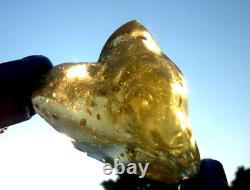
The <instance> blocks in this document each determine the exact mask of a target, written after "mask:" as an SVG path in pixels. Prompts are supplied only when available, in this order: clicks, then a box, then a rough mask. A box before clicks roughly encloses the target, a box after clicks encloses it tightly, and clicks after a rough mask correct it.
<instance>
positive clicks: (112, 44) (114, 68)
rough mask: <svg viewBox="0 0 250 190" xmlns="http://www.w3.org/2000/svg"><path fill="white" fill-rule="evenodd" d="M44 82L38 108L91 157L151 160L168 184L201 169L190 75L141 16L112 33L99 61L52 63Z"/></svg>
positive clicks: (151, 171) (152, 174)
mask: <svg viewBox="0 0 250 190" xmlns="http://www.w3.org/2000/svg"><path fill="white" fill-rule="evenodd" d="M43 82H44V84H43V86H42V87H41V88H40V89H39V90H37V91H36V92H35V93H34V95H33V99H32V101H33V105H34V108H35V110H36V112H37V113H38V114H39V115H40V116H42V117H43V118H44V119H45V120H46V121H47V122H48V123H50V124H51V126H52V127H54V128H55V129H56V130H57V131H59V132H61V133H64V134H66V135H67V136H69V137H70V138H72V142H73V143H74V145H75V147H76V148H77V149H79V150H81V151H84V152H87V153H88V155H89V156H91V157H93V158H95V159H97V160H100V161H102V162H110V163H113V160H114V159H115V158H117V159H119V160H120V161H121V162H123V163H129V162H135V163H138V162H142V163H146V162H148V163H150V165H149V168H148V171H147V174H146V176H147V177H149V178H152V179H155V180H160V181H165V182H167V183H176V182H178V181H179V180H181V179H183V178H188V177H192V176H194V175H196V174H197V172H198V171H199V163H200V156H199V151H198V148H197V145H196V143H195V139H194V137H193V135H192V130H191V128H190V123H189V120H188V111H187V109H188V105H187V86H186V83H185V79H184V77H183V75H182V73H181V71H180V70H179V69H178V67H177V66H176V65H175V64H174V63H173V62H172V61H171V60H170V59H169V58H168V57H167V56H166V55H165V54H164V53H163V52H162V51H161V49H160V48H159V47H158V45H157V44H156V42H155V40H154V39H153V38H152V36H151V35H150V33H149V32H148V31H147V30H146V29H145V28H144V27H143V26H142V25H141V24H139V23H138V22H137V21H131V22H129V23H127V24H125V25H123V26H122V27H120V28H119V29H118V30H117V31H115V32H114V33H113V34H112V35H111V37H110V38H109V39H108V41H107V42H106V44H105V46H104V48H103V50H102V52H101V55H100V58H99V60H98V62H97V63H65V64H61V65H58V66H55V67H54V68H53V69H52V70H51V71H50V72H49V74H48V75H47V76H45V78H44V81H43Z"/></svg>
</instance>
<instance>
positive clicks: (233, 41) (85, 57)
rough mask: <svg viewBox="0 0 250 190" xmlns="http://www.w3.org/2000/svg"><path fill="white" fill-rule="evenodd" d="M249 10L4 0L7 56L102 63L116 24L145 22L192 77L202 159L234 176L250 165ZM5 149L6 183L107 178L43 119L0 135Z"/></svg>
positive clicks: (148, 2)
mask: <svg viewBox="0 0 250 190" xmlns="http://www.w3.org/2000/svg"><path fill="white" fill-rule="evenodd" d="M249 10H250V2H249V1H247V0H246V1H244V0H242V1H233V0H221V1H215V0H214V1H206V2H205V1H203V2H201V1H192V0H191V1H186V2H184V1H168V0H162V1H160V0H158V1H153V0H145V1H136V2H135V1H132V0H128V1H118V0H117V1H111V0H110V1H101V0H99V1H97V0H96V1H91V2H90V1H89V2H87V1H81V0H79V1H76V0H71V1H59V0H57V1H56V0H51V1H48V0H43V1H31V0H30V1H27V0H23V1H17V0H16V1H13V0H1V2H0V31H1V32H0V34H1V35H0V44H1V47H0V62H4V61H9V60H13V59H19V58H22V57H25V56H28V55H32V54H42V55H45V56H47V57H48V58H50V59H51V61H52V62H53V64H59V63H63V62H72V61H75V62H78V61H96V60H97V59H98V56H99V54H100V51H101V49H102V47H103V45H104V43H105V41H106V40H107V38H108V37H109V35H111V33H112V32H113V31H114V30H116V29H117V28H118V27H119V26H120V25H122V24H124V23H126V22H128V21H130V20H134V19H137V20H139V21H140V22H141V23H142V24H143V25H144V26H145V27H146V28H147V29H148V30H149V31H150V32H151V34H152V35H153V36H154V38H155V40H156V41H157V43H158V45H159V46H160V47H161V49H162V50H163V51H164V52H165V53H166V54H167V56H168V57H170V58H171V59H172V60H173V61H174V62H175V63H176V64H177V65H178V67H179V68H180V69H181V70H182V71H183V73H184V75H185V77H186V80H187V83H188V87H189V115H190V121H191V124H192V128H193V132H194V135H195V137H196V139H197V143H198V146H199V149H200V152H201V156H202V158H205V157H209V158H214V159H217V160H219V161H221V162H222V164H223V165H224V168H225V170H226V173H227V176H228V179H229V181H231V180H232V179H233V178H234V172H235V171H236V169H237V167H238V166H240V165H244V166H246V167H250V155H249V151H248V149H249V143H250V140H249V134H250V106H249V105H250V53H249V52H250V11H249ZM0 155H1V157H0V163H2V162H4V163H5V166H4V168H2V167H1V171H0V179H1V183H2V179H5V180H3V181H5V182H3V185H5V186H6V187H5V188H4V189H15V188H14V187H15V185H17V184H18V185H19V187H20V188H19V189H22V188H21V187H23V188H26V189H32V188H33V189H34V187H35V186H36V185H37V184H40V186H39V187H40V188H41V189H42V188H46V189H52V188H51V187H60V188H61V189H69V188H67V187H69V186H70V185H72V187H74V189H83V187H89V189H97V188H98V187H96V186H97V185H98V183H99V182H98V183H97V181H98V180H99V181H102V179H104V178H107V176H104V175H103V174H102V165H101V164H100V163H98V162H96V161H94V160H93V159H90V158H87V157H86V156H84V154H83V153H80V152H78V151H76V150H74V149H73V148H72V147H71V145H70V143H66V142H65V141H64V140H62V138H61V136H59V135H58V134H57V133H56V132H55V131H54V130H53V129H52V128H51V127H50V126H49V125H48V124H46V123H45V122H44V121H43V120H42V119H41V118H40V117H39V116H35V117H34V118H32V119H31V120H30V121H28V122H24V123H22V124H19V125H16V126H13V127H11V128H10V129H9V130H8V132H6V133H5V134H3V135H1V136H0ZM86 168H89V169H86ZM89 172H90V173H91V172H92V173H91V174H90V173H89ZM10 177H11V180H12V181H11V180H10V179H7V178H10ZM112 177H113V178H114V176H112ZM27 179H30V180H27ZM30 181H33V183H32V182H30ZM34 181H35V182H36V183H35V182H34ZM15 182H16V183H15ZM46 185H47V186H46ZM37 188H38V187H36V189H37ZM99 188H100V187H99ZM38 189H39V188H38ZM100 189H101V188H100Z"/></svg>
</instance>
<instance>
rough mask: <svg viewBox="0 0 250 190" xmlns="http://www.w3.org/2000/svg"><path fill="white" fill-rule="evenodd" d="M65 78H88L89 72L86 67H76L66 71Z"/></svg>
mask: <svg viewBox="0 0 250 190" xmlns="http://www.w3.org/2000/svg"><path fill="white" fill-rule="evenodd" d="M66 76H67V77H68V78H79V79H87V78H89V72H88V69H87V66H86V65H76V66H73V67H71V68H69V69H68V71H67V73H66Z"/></svg>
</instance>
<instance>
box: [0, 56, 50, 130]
mask: <svg viewBox="0 0 250 190" xmlns="http://www.w3.org/2000/svg"><path fill="white" fill-rule="evenodd" d="M51 67H52V63H51V62H50V60H49V59H48V58H46V57H44V56H29V57H25V58H23V59H19V60H15V61H10V62H6V63H2V64H0V89H1V91H0V128H2V127H5V126H9V125H13V124H15V123H18V122H21V121H25V120H27V119H29V118H31V116H32V115H34V114H35V112H34V109H33V107H32V104H31V95H32V92H33V91H34V90H35V89H36V88H37V87H38V86H39V85H40V81H41V77H42V75H44V74H45V73H46V72H48V71H49V69H50V68H51Z"/></svg>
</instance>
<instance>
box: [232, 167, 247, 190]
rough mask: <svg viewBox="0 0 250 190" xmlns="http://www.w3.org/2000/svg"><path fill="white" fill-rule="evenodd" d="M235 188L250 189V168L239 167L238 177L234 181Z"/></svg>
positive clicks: (238, 189)
mask: <svg viewBox="0 0 250 190" xmlns="http://www.w3.org/2000/svg"><path fill="white" fill-rule="evenodd" d="M232 189H233V190H243V189H244V190H249V189H250V169H249V168H248V169H245V168H244V167H243V166H241V167H239V168H238V170H237V172H236V178H235V180H233V182H232Z"/></svg>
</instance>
